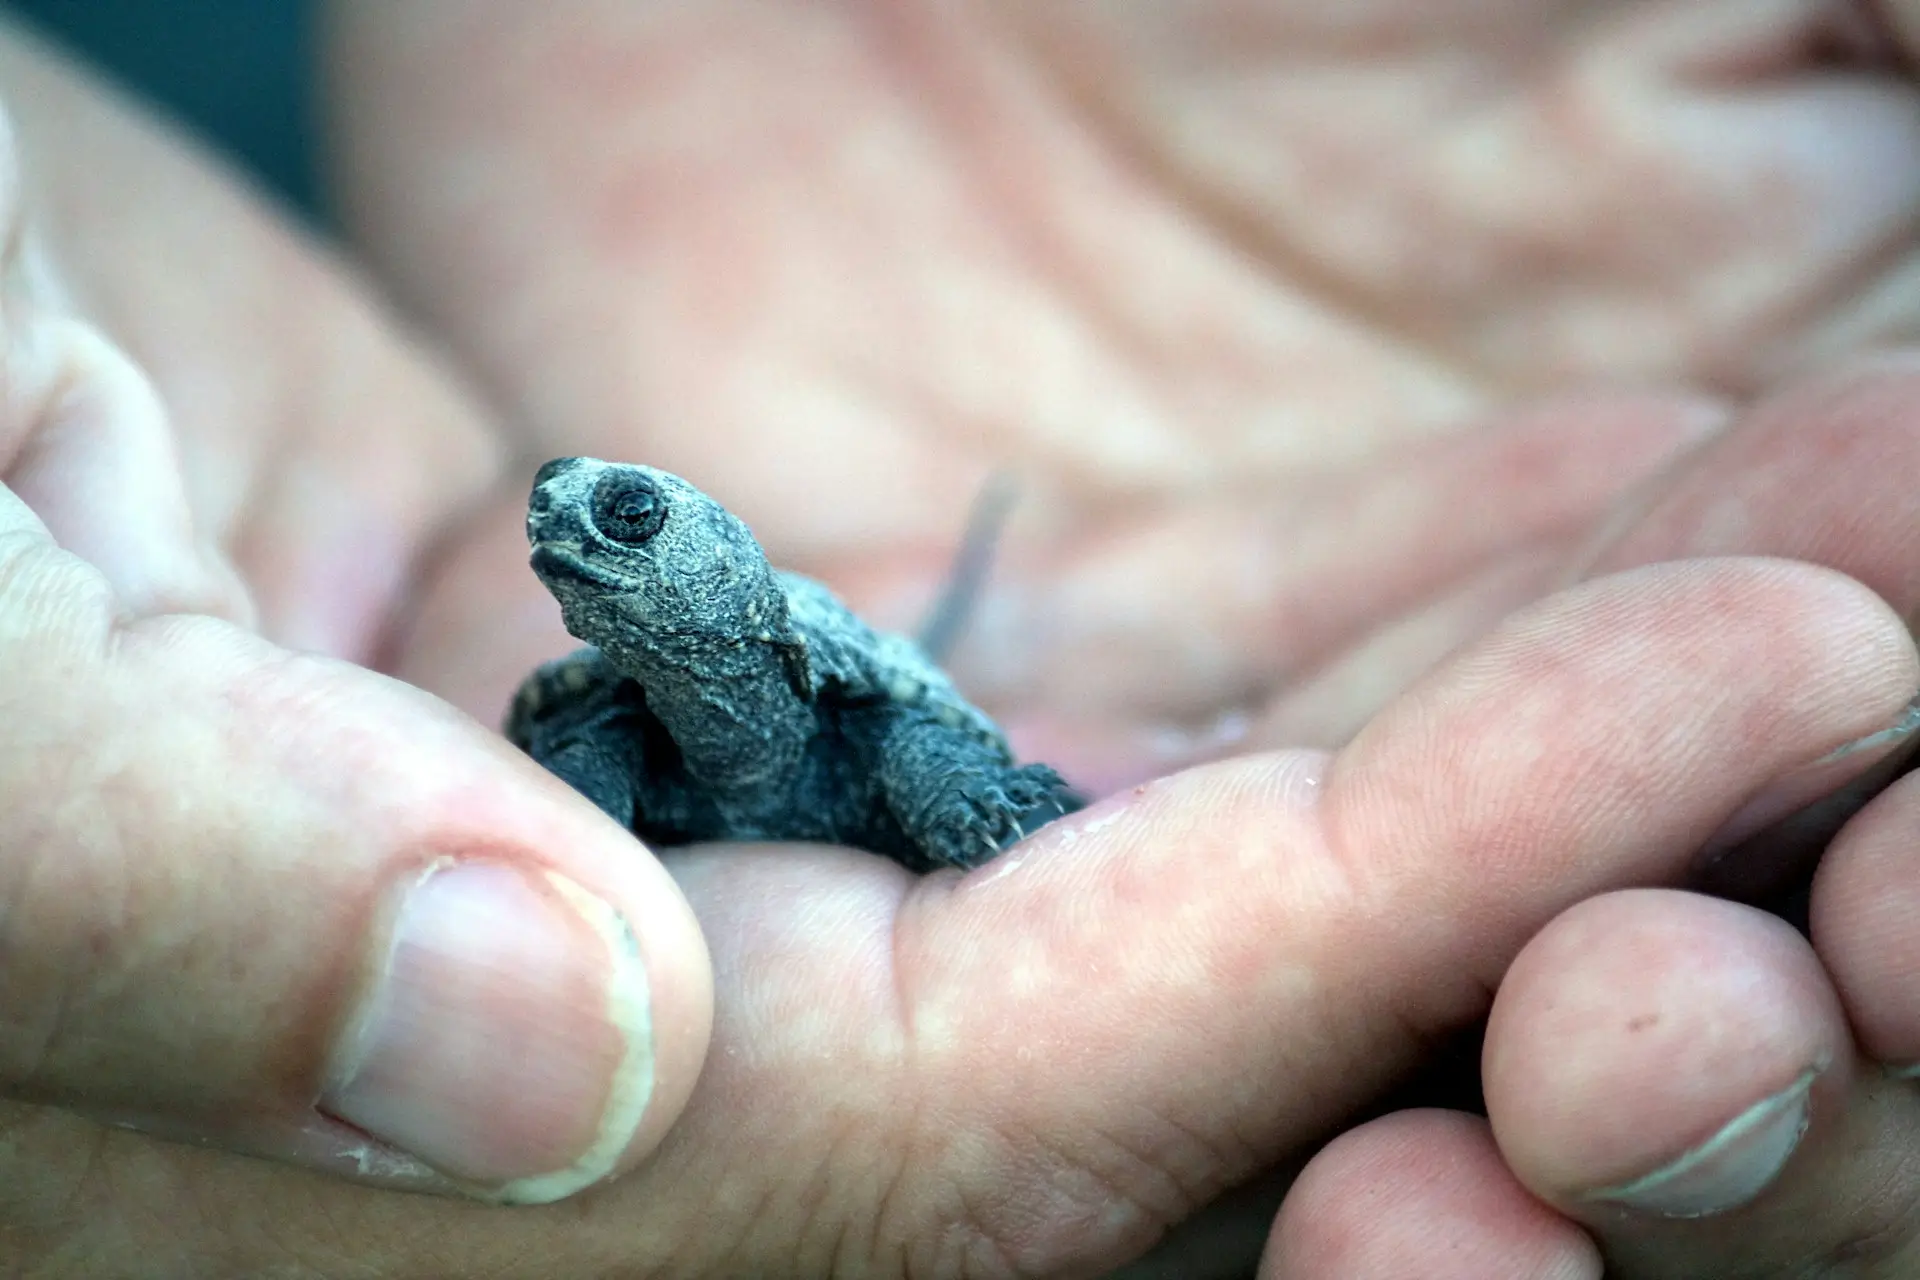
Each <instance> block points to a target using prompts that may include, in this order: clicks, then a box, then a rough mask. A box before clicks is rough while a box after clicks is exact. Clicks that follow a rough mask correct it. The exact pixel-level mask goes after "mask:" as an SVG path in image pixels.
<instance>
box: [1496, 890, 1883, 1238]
mask: <svg viewBox="0 0 1920 1280" xmlns="http://www.w3.org/2000/svg"><path fill="white" fill-rule="evenodd" d="M1850 1054H1851V1046H1850V1043H1849V1040H1848V1035H1847V1030H1846V1025H1845V1023H1844V1021H1843V1019H1842V1015H1841V1011H1840V1008H1839V1005H1838V1002H1837V1000H1836V999H1835V997H1834V995H1833V992H1832V990H1831V988H1830V987H1829V986H1828V985H1827V982H1826V979H1825V978H1824V976H1823V975H1822V973H1821V971H1820V967H1819V964H1818V962H1817V961H1816V960H1815V958H1814V956H1813V954H1812V951H1811V950H1810V948H1808V947H1807V945H1806V943H1805V941H1804V940H1803V939H1801V938H1800V937H1799V935H1797V934H1796V933H1794V932H1793V930H1792V929H1791V928H1789V927H1788V926H1787V925H1785V924H1784V923H1782V922H1781V921H1779V920H1777V919H1775V918H1773V917H1771V916H1768V915H1766V914H1764V913H1762V912H1759V911H1755V910H1752V909H1750V908H1747V907H1743V906H1740V905H1737V904H1734V903H1729V902H1723V901H1720V900H1717V899H1712V898H1706V897H1703V896H1699V895H1695V894H1687V893H1680V892H1676V891H1669V890H1628V891H1623V892H1619V893H1613V894H1608V895H1605V896H1603V897H1600V898H1595V899H1590V900H1588V901H1586V902H1584V903H1581V904H1580V905H1578V906H1576V907H1573V908H1571V909H1570V910H1568V911H1567V912H1565V913H1563V914H1562V915H1561V916H1560V917H1559V918H1557V919H1556V920H1555V921H1554V922H1553V923H1551V924H1550V925H1548V926H1547V928H1545V929H1544V930H1542V931H1541V933H1540V934H1539V935H1538V936H1537V937H1536V938H1535V939H1534V940H1533V941H1532V942H1531V943H1529V944H1528V945H1527V947H1526V948H1524V949H1523V950H1522V951H1521V953H1520V955H1519V956H1518V957H1517V958H1516V959H1515V961H1514V963H1513V965H1512V966H1511V968H1510V969H1509V970H1508V973H1507V977H1506V979H1505V981H1504V982H1503V983H1502V985H1501V988H1500V992H1499V995H1498V997H1497V998H1496V999H1495V1002H1494V1007H1493V1012H1492V1015H1491V1017H1490V1019H1489V1022H1488V1028H1487V1038H1486V1047H1485V1050H1484V1057H1483V1072H1482V1074H1483V1080H1484V1083H1485V1088H1486V1099H1487V1110H1488V1115H1489V1117H1490V1118H1491V1121H1492V1126H1493V1132H1494V1134H1495V1135H1496V1137H1497V1139H1498V1142H1499V1145H1500V1150H1501V1152H1502V1153H1503V1154H1504V1156H1505V1158H1506V1161H1507V1163H1508V1165H1509V1166H1510V1167H1511V1168H1512V1169H1513V1170H1514V1171H1515V1173H1516V1175H1517V1176H1518V1177H1519V1178H1520V1179H1521V1181H1522V1182H1523V1183H1525V1185H1526V1186H1527V1187H1529V1188H1530V1189H1531V1190H1532V1191H1533V1192H1534V1193H1535V1194H1537V1195H1540V1196H1542V1197H1543V1198H1545V1199H1547V1200H1548V1201H1549V1202H1551V1203H1554V1204H1558V1205H1561V1206H1563V1207H1567V1208H1569V1209H1571V1210H1573V1211H1575V1212H1576V1213H1579V1214H1581V1215H1583V1216H1584V1215H1587V1214H1590V1213H1592V1212H1596V1211H1597V1208H1596V1206H1601V1205H1618V1206H1622V1207H1626V1208H1630V1209H1637V1210H1641V1211H1644V1212H1649V1213H1653V1214H1656V1215H1665V1216H1693V1215H1697V1214H1702V1213H1712V1212H1718V1211H1722V1210H1725V1209H1729V1208H1733V1207H1736V1206H1737V1205H1740V1204H1743V1203H1745V1202H1747V1201H1748V1200H1751V1199H1752V1198H1753V1197H1755V1196H1756V1195H1758V1194H1759V1193H1760V1192H1761V1191H1762V1190H1763V1189H1764V1188H1765V1187H1766V1186H1767V1185H1768V1184H1769V1183H1770V1182H1771V1181H1772V1179H1773V1178H1774V1176H1775V1175H1776V1174H1777V1173H1778V1172H1779V1170H1780V1169H1781V1167H1782V1166H1783V1165H1784V1164H1785V1162H1786V1161H1787V1159H1788V1158H1789V1157H1790V1156H1791V1154H1792V1153H1793V1151H1794V1149H1795V1146H1796V1144H1797V1142H1798V1140H1799V1137H1800V1134H1801V1133H1802V1131H1803V1130H1804V1128H1805V1123H1806V1116H1807V1108H1808V1106H1809V1105H1810V1102H1809V1099H1810V1098H1811V1097H1813V1096H1815V1095H1816V1094H1817V1093H1818V1092H1820V1091H1822V1090H1830V1089H1831V1088H1832V1087H1834V1080H1833V1078H1832V1077H1835V1076H1840V1075H1845V1074H1846V1064H1847V1062H1848V1061H1849V1058H1850ZM1582 1206H1586V1208H1584V1209H1583V1208H1582Z"/></svg>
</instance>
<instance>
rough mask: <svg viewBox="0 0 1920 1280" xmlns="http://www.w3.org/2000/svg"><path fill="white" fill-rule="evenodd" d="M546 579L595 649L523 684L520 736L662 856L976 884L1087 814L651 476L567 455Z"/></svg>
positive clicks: (906, 648)
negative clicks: (831, 851) (837, 864)
mask: <svg viewBox="0 0 1920 1280" xmlns="http://www.w3.org/2000/svg"><path fill="white" fill-rule="evenodd" d="M527 538H528V541H530V542H531V543H532V544H533V561H532V563H533V570H534V572H535V573H537V574H538V575H539V576H540V580H541V581H542V582H544V583H545V584H546V586H547V589H548V590H550V591H551V592H553V594H554V597H555V598H556V599H557V600H559V602H560V610H561V613H562V615H563V616H564V618H565V620H566V625H567V630H568V631H569V632H571V633H572V634H573V635H574V636H576V637H577V638H579V639H581V640H584V641H586V642H587V643H588V645H589V646H590V647H589V648H585V649H581V650H579V651H577V652H575V653H573V654H572V655H570V656H568V657H565V658H561V659H558V660H556V661H554V662H549V663H547V664H546V665H544V666H542V667H540V668H539V669H538V670H536V671H535V672H534V673H533V674H532V675H531V676H529V677H528V678H527V680H526V681H525V683H523V684H522V685H521V687H520V691H519V693H518V694H517V695H515V697H514V701H513V707H512V709H511V711H509V713H508V715H507V726H506V732H507V736H508V737H509V738H510V739H512V740H513V742H514V743H515V744H517V745H518V746H519V747H520V748H521V749H523V750H524V751H526V752H527V753H528V754H529V755H531V756H532V757H533V758H534V759H535V760H538V761H539V762H540V763H541V764H543V765H545V766H546V767H547V768H548V769H549V770H551V771H552V772H553V773H555V774H557V775H558V776H559V777H561V778H563V779H565V780H566V781H567V782H568V783H570V784H571V785H572V786H573V787H574V789H575V790H577V791H579V792H580V793H581V794H582V795H584V796H586V797H587V798H588V799H589V800H592V801H593V802H594V803H595V804H597V805H599V806H600V808H601V809H602V810H604V811H605V812H606V813H607V814H608V815H609V816H610V817H612V818H613V819H614V821H616V822H618V823H620V824H621V825H622V826H624V827H627V828H628V829H629V830H631V831H633V832H634V833H635V834H636V835H638V836H640V837H641V838H642V839H644V840H646V841H648V842H649V843H652V844H656V845H675V844H690V843H694V842H697V841H707V840H811V841H821V842H825V843H832V844H845V845H853V846H856V847H858V848H862V849H868V850H872V851H873V852H875V853H881V854H885V855H887V856H888V857H891V858H894V859H896V860H897V861H899V862H901V863H903V864H905V865H906V866H908V867H911V868H914V869H916V870H927V869H931V868H934V867H942V866H959V867H968V866H974V865H977V864H979V863H981V862H985V861H986V860H987V859H989V858H991V857H993V855H994V854H996V853H998V852H999V851H1000V850H1001V849H1003V848H1005V847H1006V846H1007V845H1009V844H1011V843H1013V842H1014V841H1016V840H1018V839H1020V838H1021V837H1022V836H1024V835H1026V834H1027V833H1028V832H1030V831H1032V830H1033V829H1034V828H1035V827H1037V826H1039V825H1040V824H1042V823H1044V822H1046V821H1048V820H1050V819H1052V818H1056V817H1058V816H1060V815H1061V814H1064V813H1070V812H1072V811H1073V810H1075V809H1078V808H1079V807H1080V806H1081V803H1082V802H1081V801H1080V800H1079V798H1078V797H1076V796H1075V795H1074V794H1073V793H1072V792H1071V791H1070V790H1068V788H1067V786H1066V784H1065V783H1064V782H1062V781H1061V778H1060V775H1059V774H1057V773H1055V772H1054V771H1053V770H1052V769H1050V768H1048V767H1047V766H1046V765H1043V764H1025V765H1022V764H1016V763H1015V762H1014V759H1013V753H1012V751H1011V750H1010V749H1009V748H1008V746H1007V740H1006V738H1005V736H1004V735H1002V734H1001V732H1000V730H999V729H998V727H996V726H995V725H994V723H993V721H992V720H990V719H988V718H987V716H986V715H985V714H983V713H982V712H980V711H979V710H977V709H976V708H975V707H974V706H973V705H972V704H970V703H969V702H967V701H966V699H964V698H962V697H961V696H960V693H959V691H958V690H956V689H955V688H954V686H953V683H952V682H951V681H950V680H948V679H947V677H946V676H945V675H944V674H943V673H942V672H941V671H940V669H939V668H938V667H937V666H935V665H934V663H933V661H932V660H931V659H930V658H929V657H928V656H927V654H926V653H925V652H924V651H923V650H922V649H921V648H920V647H919V646H917V645H915V644H914V643H913V642H912V641H911V640H908V639H906V638H905V637H902V636H896V635H888V634H883V633H879V632H875V631H873V630H872V629H871V628H869V627H868V626H867V625H866V624H865V623H863V622H861V621H860V620H859V619H858V618H856V617H854V616H853V614H852V613H851V612H850V611H849V610H848V609H847V608H846V606H845V605H843V604H841V603H840V601H839V600H838V599H836V598H835V597H834V595H833V594H832V593H831V592H830V591H828V590H827V589H826V588H825V587H823V586H821V585H820V584H819V583H817V582H814V581H813V580H812V579H809V578H804V577H801V576H800V575H798V574H793V573H784V572H779V571H776V570H775V569H773V568H772V567H771V566H770V565H769V564H768V563H767V557H766V554H765V553H764V552H762V551H761V549H760V544H759V543H758V542H756V541H754V537H753V535H752V533H750V532H748V530H747V527H746V525H744V524H742V523H741V522H740V521H739V520H738V519H736V518H735V517H734V516H733V515H731V514H729V513H728V512H727V511H726V510H725V508H723V507H721V506H720V504H719V503H717V502H715V501H714V500H713V499H711V498H709V497H708V496H707V495H706V494H704V493H702V492H700V490H698V489H696V488H694V487H693V486H692V485H690V484H688V483H687V482H686V481H684V480H682V479H680V478H679V477H678V476H674V475H669V474H668V473H666V472H664V471H658V470H655V469H654V468H652V467H641V466H629V465H624V464H620V463H612V462H602V461H599V460H598V459H594V458H556V459H555V460H554V461H552V462H549V463H547V464H546V465H545V466H544V467H542V468H540V471H539V474H538V475H536V476H535V477H534V481H533V496H532V499H531V501H530V502H529V504H528V508H527Z"/></svg>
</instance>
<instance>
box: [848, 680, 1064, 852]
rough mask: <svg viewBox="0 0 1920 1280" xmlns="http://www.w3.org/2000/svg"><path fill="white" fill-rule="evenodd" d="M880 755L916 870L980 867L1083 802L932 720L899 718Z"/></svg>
mask: <svg viewBox="0 0 1920 1280" xmlns="http://www.w3.org/2000/svg"><path fill="white" fill-rule="evenodd" d="M890 720H891V722H890V724H889V726H888V729H887V732H886V735H885V737H884V738H883V740H882V744H881V751H880V767H879V770H878V777H879V783H880V788H881V791H882V794H883V795H884V796H885V799H886V803H887V807H888V808H889V809H890V810H891V811H892V813H893V816H894V818H895V820H896V821H898V822H899V824H900V827H901V829H902V830H903V831H904V832H905V833H906V836H907V839H908V841H909V842H910V843H911V844H912V845H913V847H914V849H915V850H916V851H917V853H918V857H917V858H911V859H906V858H903V859H902V861H903V862H906V863H907V864H908V865H909V866H911V867H913V868H914V869H915V870H921V871H925V870H931V869H933V868H935V867H975V866H979V865H980V864H981V863H983V862H986V861H988V860H989V859H991V858H992V857H994V855H996V854H998V853H999V852H1000V851H1001V850H1002V849H1005V848H1006V847H1007V846H1008V845H1011V844H1013V843H1014V842H1016V841H1018V840H1020V839H1022V838H1024V837H1026V836H1027V835H1029V834H1031V833H1032V832H1033V831H1035V830H1036V829H1038V828H1039V827H1041V826H1042V825H1044V824H1045V823H1048V822H1051V821H1052V820H1053V819H1055V818H1058V817H1060V816H1061V815H1063V814H1068V813H1072V812H1074V811H1075V810H1077V809H1079V808H1081V807H1082V806H1083V804H1084V803H1085V802H1084V801H1082V800H1081V799H1080V797H1079V796H1077V795H1075V794H1074V793H1073V791H1072V790H1071V789H1070V788H1068V786H1067V784H1066V782H1065V781H1064V780H1063V779H1062V778H1061V777H1060V775H1059V774H1057V773H1055V772H1054V771H1053V770H1052V769H1051V768H1049V767H1047V766H1046V765H1044V764H1024V765H1022V764H1015V763H1013V761H1012V760H1011V759H1010V758H1009V757H1008V755H1007V753H1006V751H1005V750H1004V749H1003V748H999V747H997V746H995V745H993V744H988V743H983V742H981V741H979V740H978V739H977V738H975V737H973V736H972V735H971V734H968V733H966V732H964V731H961V730H957V729H955V728H953V727H952V726H950V725H947V724H943V723H942V722H941V721H940V720H938V719H937V718H935V717H934V716H931V715H926V714H923V713H916V712H902V713H896V714H895V715H894V716H893V717H891V718H890Z"/></svg>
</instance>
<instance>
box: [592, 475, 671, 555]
mask: <svg viewBox="0 0 1920 1280" xmlns="http://www.w3.org/2000/svg"><path fill="white" fill-rule="evenodd" d="M609 482H611V483H609ZM666 522H667V503H666V499H665V498H663V497H661V496H660V490H659V489H657V488H655V487H654V483H653V481H651V480H649V479H647V478H646V477H645V476H617V475H616V476H609V477H607V480H605V481H602V482H601V484H600V486H599V489H598V491H597V492H596V493H595V494H594V495H593V523H594V525H595V527H596V528H598V529H599V530H600V532H601V533H602V534H603V535H605V536H606V537H609V538H611V539H613V540H614V541H615V542H624V543H626V544H627V545H628V546H635V545H638V544H639V543H642V542H645V541H646V540H647V539H648V538H651V537H652V536H653V535H654V534H656V533H658V532H660V526H661V525H663V524H665V523H666Z"/></svg>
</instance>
